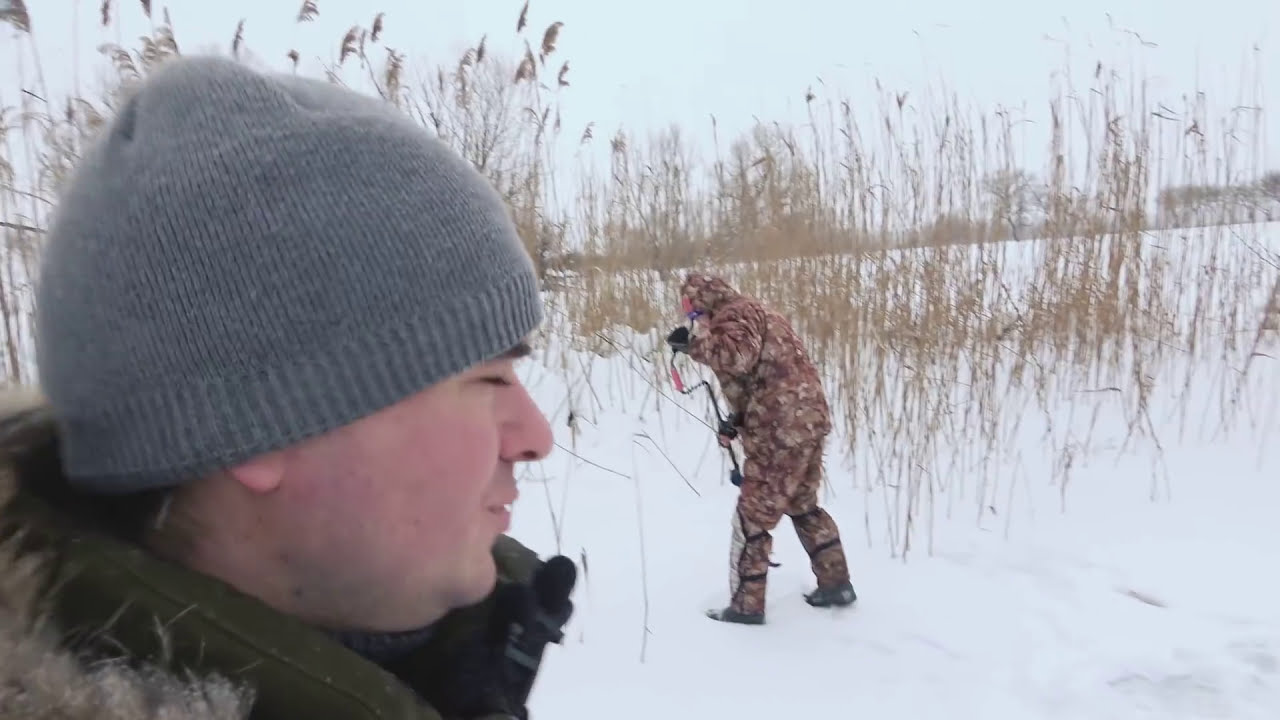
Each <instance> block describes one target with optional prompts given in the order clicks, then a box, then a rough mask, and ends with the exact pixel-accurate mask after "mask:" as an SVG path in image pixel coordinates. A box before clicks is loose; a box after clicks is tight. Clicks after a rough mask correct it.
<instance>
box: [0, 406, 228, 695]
mask: <svg viewBox="0 0 1280 720" xmlns="http://www.w3.org/2000/svg"><path fill="white" fill-rule="evenodd" d="M56 433H57V429H56V425H55V423H54V422H53V419H52V416H51V414H50V412H49V409H48V406H47V405H46V404H45V402H44V399H43V397H41V395H40V394H39V393H38V392H35V391H33V390H31V389H27V388H17V389H14V388H9V389H5V390H2V391H0V508H3V507H4V506H5V505H6V504H7V502H8V500H9V499H10V497H12V495H13V493H14V492H15V491H16V487H17V482H16V473H17V467H16V463H15V459H16V458H17V457H19V456H20V455H22V454H23V453H25V452H29V451H31V450H33V449H36V448H38V447H39V446H40V445H41V444H43V443H48V442H51V441H53V440H54V439H55V438H56ZM44 581H45V563H44V562H43V559H42V558H40V557H35V556H22V555H19V554H18V552H17V549H16V541H15V539H10V540H5V541H0V659H2V660H0V720H19V719H21V720H41V719H45V718H48V719H49V720H53V719H54V718H58V719H59V720H90V718H93V719H94V720H144V719H145V720H177V719H179V718H181V719H182V720H238V719H240V718H247V717H249V708H250V704H251V701H252V698H251V696H250V695H249V694H248V693H246V692H243V691H241V690H239V689H237V688H236V687H234V686H232V684H231V683H229V682H228V681H226V680H223V679H220V678H216V677H211V678H190V677H176V676H174V675H171V674H167V673H165V672H163V671H160V670H158V669H155V668H145V667H144V668H140V669H139V668H131V667H129V666H127V665H126V664H125V663H123V662H96V663H92V664H90V663H87V662H85V661H83V660H82V659H80V658H77V657H76V656H74V655H73V654H72V653H70V652H68V651H67V650H65V649H63V648H62V647H61V646H60V644H59V633H58V629H57V628H56V627H54V625H53V623H51V622H50V620H49V618H48V616H47V614H46V613H45V612H44V610H43V608H42V606H41V602H40V599H39V598H40V596H41V589H42V587H43V585H44ZM157 632H159V630H157Z"/></svg>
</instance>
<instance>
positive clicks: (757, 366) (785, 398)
mask: <svg viewBox="0 0 1280 720" xmlns="http://www.w3.org/2000/svg"><path fill="white" fill-rule="evenodd" d="M680 292H681V294H682V295H683V296H684V297H686V298H688V299H689V302H690V304H691V305H692V306H693V309H695V310H699V311H701V312H704V313H706V316H707V321H708V322H707V324H706V326H705V327H702V328H700V327H698V324H697V323H695V324H694V328H695V329H694V333H693V336H692V338H691V340H690V342H689V348H688V353H689V357H691V358H693V359H694V360H696V361H698V362H700V363H703V364H704V365H707V366H708V367H710V368H711V369H712V371H714V372H715V374H716V379H717V380H718V381H719V382H720V388H721V391H722V392H723V393H724V396H725V400H726V401H727V402H728V404H729V407H730V408H731V409H732V411H733V412H736V413H740V415H741V418H742V423H741V428H740V429H739V431H738V432H739V436H740V437H741V438H742V443H743V447H744V449H745V450H746V451H747V452H748V453H751V452H752V450H753V449H754V448H761V447H766V446H783V447H795V446H797V445H801V444H803V443H806V442H812V441H814V440H818V439H820V438H822V437H825V436H826V435H827V433H829V432H831V410H830V408H829V407H828V404H827V397H826V393H825V392H824V390H823V387H822V380H821V378H820V377H819V376H818V371H817V369H816V368H815V367H814V366H813V363H812V362H811V361H810V360H809V356H808V353H807V352H805V348H804V343H803V342H801V340H800V337H799V336H798V335H797V334H796V332H795V330H794V329H793V328H792V327H791V323H790V322H788V321H787V319H786V318H785V317H783V316H782V315H780V314H778V313H777V312H776V311H774V310H770V309H769V308H767V307H765V306H764V305H763V304H762V303H761V302H760V301H758V300H755V299H753V298H749V297H747V296H745V295H742V294H741V293H739V292H738V291H736V290H734V289H733V287H731V286H730V285H729V284H728V283H727V282H725V281H724V280H722V279H721V278H718V277H715V276H712V275H698V274H693V275H690V276H688V277H687V278H685V281H684V284H683V285H682V286H681V288H680Z"/></svg>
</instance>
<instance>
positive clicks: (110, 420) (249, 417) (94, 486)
mask: <svg viewBox="0 0 1280 720" xmlns="http://www.w3.org/2000/svg"><path fill="white" fill-rule="evenodd" d="M541 321H542V308H541V298H540V296H539V293H538V289H537V280H536V278H535V277H534V275H533V274H532V273H517V274H515V275H513V276H511V277H510V279H509V280H508V281H507V282H506V283H505V284H502V285H495V286H493V287H490V288H488V289H487V290H485V291H484V292H480V293H472V294H468V295H465V296H460V297H459V299H458V302H457V303H456V304H454V305H453V306H452V307H433V308H423V311H422V313H421V314H419V315H417V316H415V317H414V318H413V319H412V320H411V321H410V322H409V323H401V324H398V325H394V326H390V327H382V328H377V329H375V330H374V331H372V332H370V333H368V334H365V335H360V336H355V337H350V338H346V339H345V341H343V342H339V343H335V344H334V345H332V346H329V347H326V348H325V349H324V350H323V351H321V352H319V353H317V354H312V355H310V356H308V357H302V358H296V359H295V360H294V362H292V363H291V364H289V365H287V366H281V367H276V368H272V369H271V370H270V371H268V372H264V373H260V374H256V375H253V376H248V377H218V378H209V379H207V380H205V381H203V382H201V381H193V382H190V383H186V384H183V383H174V382H172V381H170V382H165V383H158V384H157V386H156V388H157V389H156V390H154V391H152V392H142V393H138V394H135V395H134V396H132V397H127V398H121V400H120V402H118V403H116V404H114V405H112V406H110V407H109V408H108V409H107V410H106V411H105V412H103V413H101V414H98V415H95V416H92V417H84V416H80V417H64V418H63V419H62V420H63V422H64V423H66V424H67V426H68V427H67V429H68V430H69V432H64V433H63V437H64V438H65V440H64V442H69V441H71V440H74V439H76V438H92V439H93V440H94V442H92V443H85V442H79V443H70V444H66V445H64V447H63V448H62V450H63V453H64V465H65V469H66V472H67V474H68V476H69V477H70V478H71V479H72V480H73V482H75V483H76V484H77V485H78V486H80V487H83V488H85V489H89V490H96V491H100V492H112V491H117V490H119V489H127V490H130V491H133V490H142V489H145V488H154V487H160V486H166V485H174V484H179V483H181V482H183V481H185V480H187V479H190V478H192V477H196V476H199V475H200V474H203V473H207V472H210V471H212V470H216V469H219V468H225V467H228V466H231V465H234V464H235V463H238V462H242V461H244V460H247V459H249V458H251V457H253V456H255V455H257V454H260V453H264V452H269V451H272V450H276V449H280V448H282V447H286V446H288V445H290V444H293V443H296V442H298V441H300V440H303V439H306V438H308V437H311V436H315V435H318V434H321V433H324V432H327V431H330V430H333V429H335V428H338V427H341V426H343V425H346V424H348V423H351V422H352V421H354V420H357V419H359V418H361V417H363V416H366V415H369V414H371V413H373V412H375V411H378V410H381V409H383V408H386V407H388V406H390V405H394V404H395V403H397V402H400V401H401V400H404V399H406V398H408V397H410V396H411V395H413V394H415V393H418V392H420V391H422V390H424V389H426V388H427V387H428V386H430V385H433V384H435V383H436V382H439V381H440V380H443V379H445V378H448V377H449V376H451V375H455V374H457V373H459V372H461V371H463V370H465V369H466V368H468V367H471V366H473V365H476V364H478V363H481V362H484V361H486V360H489V359H492V358H494V357H497V356H499V355H501V354H502V353H504V352H506V351H507V350H509V349H511V348H512V347H514V346H516V345H517V344H519V343H520V342H521V341H523V340H525V339H526V338H528V336H529V334H530V333H532V332H533V331H534V330H536V329H537V327H538V325H539V324H540V323H541ZM77 425H79V426H81V427H76V426H77ZM197 443H199V444H197ZM87 467H93V468H94V471H93V473H92V474H89V473H87V472H86V471H85V468H87ZM125 478H127V479H128V482H122V480H123V479H125Z"/></svg>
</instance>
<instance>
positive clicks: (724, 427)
mask: <svg viewBox="0 0 1280 720" xmlns="http://www.w3.org/2000/svg"><path fill="white" fill-rule="evenodd" d="M716 432H718V433H720V434H721V435H723V436H725V437H727V438H729V439H730V440H732V439H734V438H736V437H738V425H737V423H735V422H733V416H732V415H730V416H729V417H727V418H725V419H724V420H721V421H720V427H719V428H717V429H716Z"/></svg>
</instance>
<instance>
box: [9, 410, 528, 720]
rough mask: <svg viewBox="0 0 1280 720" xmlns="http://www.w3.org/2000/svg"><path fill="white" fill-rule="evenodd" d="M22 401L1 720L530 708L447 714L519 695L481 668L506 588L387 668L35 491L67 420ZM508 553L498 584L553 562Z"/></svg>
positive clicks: (414, 719)
mask: <svg viewBox="0 0 1280 720" xmlns="http://www.w3.org/2000/svg"><path fill="white" fill-rule="evenodd" d="M13 402H14V400H13V397H12V395H7V396H0V720H16V719H17V718H54V717H57V718H63V719H65V720H81V719H83V720H88V719H89V718H104V719H112V720H124V719H126V718H127V719H129V720H142V719H144V718H154V719H157V720H158V719H159V718H174V719H177V718H183V719H188V720H233V719H236V720H239V719H242V718H250V719H259V720H273V719H276V718H281V719H283V718H288V719H292V718H299V719H306V720H311V719H312V718H332V719H335V720H372V719H373V718H382V719H388V718H398V719H403V720H448V719H450V718H492V719H494V720H497V719H499V718H501V719H504V720H510V719H511V718H515V717H523V715H517V714H515V712H523V708H519V709H518V711H514V712H513V711H509V710H507V709H478V710H475V711H470V712H463V711H457V712H454V711H451V710H448V709H446V708H447V707H449V703H450V702H452V701H453V700H452V699H453V698H457V697H460V695H459V693H461V696H465V697H467V698H468V700H467V701H468V702H476V703H479V704H481V705H482V706H483V707H485V708H492V707H493V706H492V705H487V704H485V703H489V702H496V703H497V704H504V703H505V702H506V701H505V699H501V700H496V701H493V700H491V699H490V698H492V697H494V696H495V694H496V695H501V694H502V693H503V691H502V690H500V689H496V690H495V689H494V688H497V681H495V680H494V679H492V678H493V675H492V674H490V675H487V676H486V678H488V679H482V678H481V677H480V676H479V675H478V674H476V673H474V672H473V671H474V669H475V668H477V667H478V666H477V665H476V664H475V663H474V662H473V660H472V659H473V658H477V657H483V658H485V660H484V662H486V663H489V662H491V661H492V658H493V657H494V656H493V655H492V654H491V652H490V650H489V649H488V646H484V645H482V644H483V642H484V641H483V640H481V639H480V638H483V637H484V634H485V633H486V632H490V631H489V630H488V629H487V622H486V621H487V620H488V618H489V616H490V614H491V612H490V610H491V606H492V601H493V596H491V597H490V599H489V600H486V601H485V602H482V603H480V604H478V605H476V606H473V607H470V608H465V609H462V610H458V611H454V613H452V614H451V615H449V616H447V617H445V618H444V619H443V620H442V621H441V622H440V623H439V624H438V625H437V627H436V629H435V632H434V633H433V635H432V638H431V640H429V641H428V644H427V645H426V646H425V647H424V648H422V649H421V650H418V651H414V652H413V653H412V654H411V655H412V657H409V658H407V659H404V660H400V661H397V662H398V663H399V665H398V666H397V667H394V668H383V667H381V666H379V665H375V664H374V663H373V662H370V661H368V660H366V659H365V658H364V657H362V656H360V655H358V654H356V653H354V652H352V651H350V650H348V649H347V648H346V647H344V646H342V645H341V644H340V643H339V642H338V641H337V640H335V639H333V638H332V637H330V636H329V635H328V634H325V633H323V632H321V631H319V630H316V629H314V628H312V627H310V626H307V625H305V624H303V623H302V622H300V621H298V620H296V619H294V618H291V617H288V616H286V615H283V614H281V613H279V612H276V611H275V610H273V609H271V608H269V607H268V606H266V605H265V604H263V603H260V602H258V601H257V600H256V599H254V598H251V597H248V596H246V595H243V594H241V593H238V592H237V591H235V590H234V589H232V588H231V587H229V586H227V585H225V584H223V583H220V582H218V581H216V580H214V579H213V578H209V577H207V576H204V575H200V574H198V573H194V572H192V571H189V570H187V569H185V568H182V567H179V566H177V565H175V564H172V563H167V562H164V561H162V560H160V559H158V558H156V557H154V556H152V555H151V554H150V553H147V552H145V551H143V550H142V549H141V548H138V547H135V546H132V545H130V544H128V543H124V542H121V541H118V540H116V539H113V538H106V537H102V536H101V535H97V534H94V533H90V532H85V531H82V530H81V529H80V528H78V527H77V526H76V524H75V523H74V521H69V520H68V519H67V517H66V515H65V513H60V512H59V511H58V509H57V508H55V507H53V506H52V505H51V504H50V503H48V502H46V501H45V500H43V499H37V498H35V496H34V495H33V494H32V493H31V492H28V491H26V490H24V488H25V487H29V483H32V482H38V481H39V480H40V479H41V478H43V477H47V476H46V475H44V474H45V473H52V472H61V465H60V463H59V460H58V453H57V433H56V428H55V426H54V424H53V423H52V421H51V420H50V418H49V417H48V414H47V410H45V409H44V408H43V406H42V405H40V404H28V405H24V406H22V407H20V408H15V406H14V405H13ZM494 557H495V559H496V560H497V564H498V571H499V577H500V580H499V582H500V583H512V582H517V583H527V582H530V581H531V577H532V573H533V571H534V569H535V568H536V567H538V566H539V565H540V564H541V561H540V560H539V559H538V558H537V556H536V555H535V554H534V553H533V552H532V551H530V550H528V549H527V548H525V547H524V546H522V545H520V544H519V543H517V542H516V541H515V540H512V539H510V538H506V537H504V538H502V539H501V540H500V541H499V543H498V544H497V545H496V546H495V548H494ZM478 646H479V647H482V648H483V649H480V650H476V649H474V648H476V647H478ZM103 660H112V661H115V662H102V661H103ZM484 667H485V669H491V666H488V665H486V666H484ZM476 698H481V699H480V700H475V699H476ZM459 702H462V701H459Z"/></svg>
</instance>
